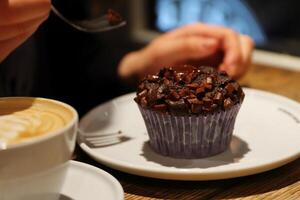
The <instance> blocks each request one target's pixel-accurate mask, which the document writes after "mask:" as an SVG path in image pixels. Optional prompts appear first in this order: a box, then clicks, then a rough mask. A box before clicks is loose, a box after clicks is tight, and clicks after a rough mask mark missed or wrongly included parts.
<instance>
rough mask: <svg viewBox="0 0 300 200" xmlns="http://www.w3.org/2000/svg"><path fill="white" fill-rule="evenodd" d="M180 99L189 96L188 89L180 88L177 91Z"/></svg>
mask: <svg viewBox="0 0 300 200" xmlns="http://www.w3.org/2000/svg"><path fill="white" fill-rule="evenodd" d="M178 94H179V95H180V97H186V96H188V95H189V94H190V90H189V89H188V88H182V89H180V90H179V91H178Z"/></svg>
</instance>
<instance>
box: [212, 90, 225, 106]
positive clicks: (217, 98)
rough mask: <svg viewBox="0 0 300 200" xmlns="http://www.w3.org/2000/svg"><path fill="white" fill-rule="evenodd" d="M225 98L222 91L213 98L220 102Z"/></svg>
mask: <svg viewBox="0 0 300 200" xmlns="http://www.w3.org/2000/svg"><path fill="white" fill-rule="evenodd" d="M222 99H223V94H222V93H221V92H216V93H215V96H214V98H213V100H214V102H215V103H220V102H221V101H222Z"/></svg>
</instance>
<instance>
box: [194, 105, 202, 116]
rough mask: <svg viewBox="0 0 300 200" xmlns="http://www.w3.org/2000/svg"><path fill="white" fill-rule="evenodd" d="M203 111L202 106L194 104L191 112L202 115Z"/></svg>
mask: <svg viewBox="0 0 300 200" xmlns="http://www.w3.org/2000/svg"><path fill="white" fill-rule="evenodd" d="M201 110H202V104H192V105H191V111H192V113H194V114H197V113H200V112H201Z"/></svg>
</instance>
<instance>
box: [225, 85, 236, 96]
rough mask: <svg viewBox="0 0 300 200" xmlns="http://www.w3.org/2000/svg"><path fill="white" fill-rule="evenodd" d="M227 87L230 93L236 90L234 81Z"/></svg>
mask: <svg viewBox="0 0 300 200" xmlns="http://www.w3.org/2000/svg"><path fill="white" fill-rule="evenodd" d="M225 89H226V91H227V93H228V94H232V93H233V92H234V90H235V87H234V85H233V84H232V83H228V84H227V85H226V86H225Z"/></svg>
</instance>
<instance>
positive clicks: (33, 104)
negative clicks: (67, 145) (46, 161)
mask: <svg viewBox="0 0 300 200" xmlns="http://www.w3.org/2000/svg"><path fill="white" fill-rule="evenodd" d="M73 118H74V114H73V113H72V111H71V110H69V109H68V108H66V106H64V105H63V104H61V103H59V102H56V101H53V100H47V99H42V98H30V97H8V98H0V141H1V142H4V143H6V144H8V145H9V144H15V143H19V142H22V141H23V140H28V139H32V138H33V137H36V136H41V135H44V134H47V133H53V132H54V131H56V130H59V129H61V128H63V127H65V126H66V125H67V124H68V123H69V122H70V121H71V120H72V119H73Z"/></svg>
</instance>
